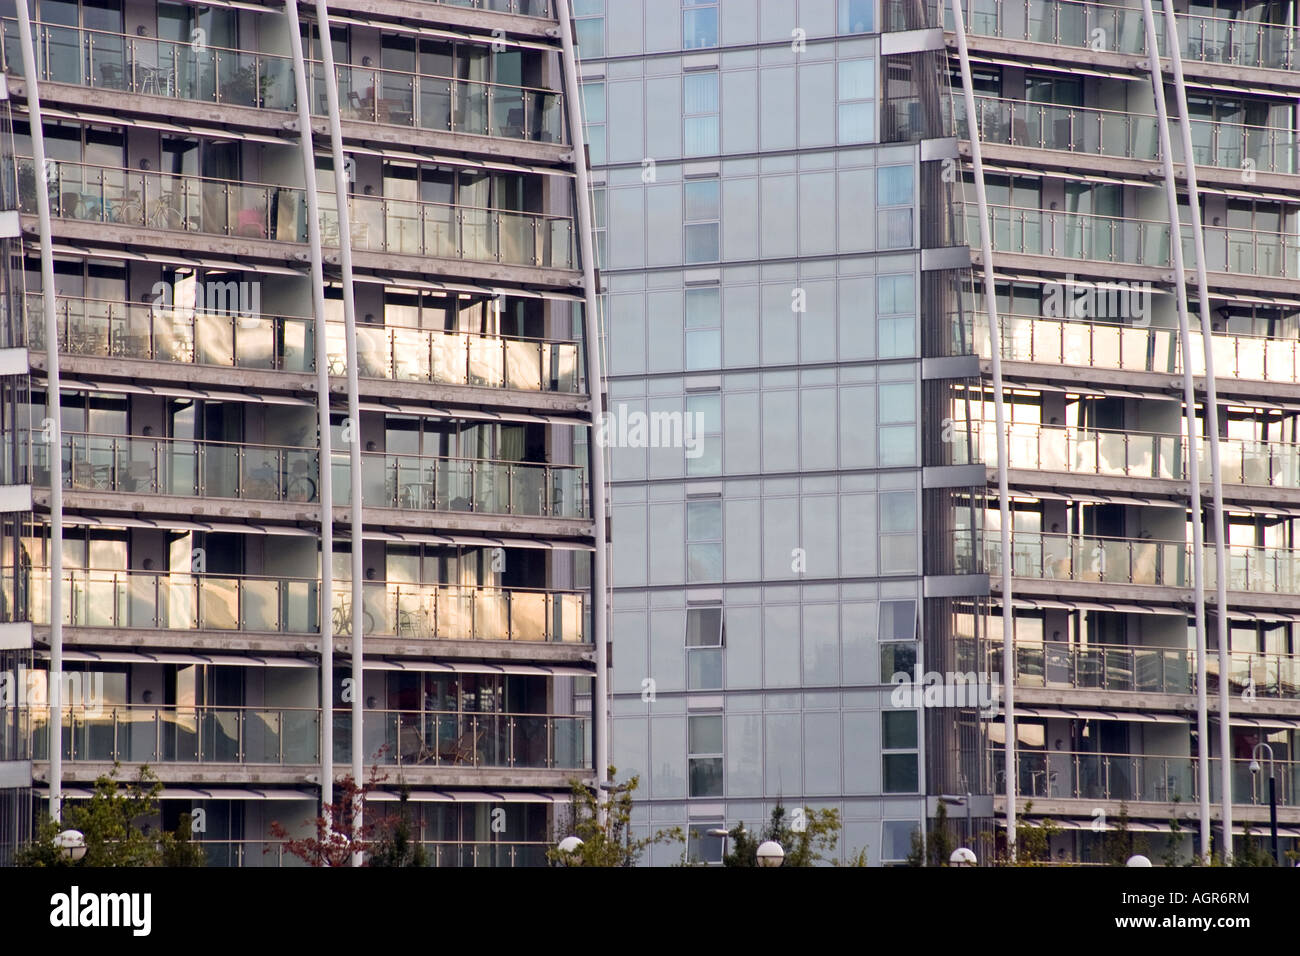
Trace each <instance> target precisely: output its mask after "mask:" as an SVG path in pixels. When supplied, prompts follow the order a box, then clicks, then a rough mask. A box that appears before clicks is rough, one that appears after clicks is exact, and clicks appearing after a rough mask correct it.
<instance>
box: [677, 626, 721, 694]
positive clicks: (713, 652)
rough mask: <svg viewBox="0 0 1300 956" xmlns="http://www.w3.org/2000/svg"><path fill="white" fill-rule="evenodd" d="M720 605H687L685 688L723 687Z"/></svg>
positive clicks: (711, 688)
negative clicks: (689, 606) (688, 606)
mask: <svg viewBox="0 0 1300 956" xmlns="http://www.w3.org/2000/svg"><path fill="white" fill-rule="evenodd" d="M722 648H723V629H722V608H720V607H692V608H687V609H686V689H687V690H721V689H722Z"/></svg>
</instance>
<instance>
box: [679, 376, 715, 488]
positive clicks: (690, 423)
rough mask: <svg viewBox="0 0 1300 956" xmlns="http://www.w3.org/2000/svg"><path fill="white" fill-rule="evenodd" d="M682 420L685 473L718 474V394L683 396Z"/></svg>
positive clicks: (704, 393)
mask: <svg viewBox="0 0 1300 956" xmlns="http://www.w3.org/2000/svg"><path fill="white" fill-rule="evenodd" d="M686 416H687V421H686V422H685V423H684V426H683V432H684V434H685V435H686V436H687V437H688V438H689V439H690V446H689V447H688V448H687V453H686V473H687V474H688V475H720V474H722V395H721V394H720V393H719V392H703V393H696V394H694V395H687V396H686Z"/></svg>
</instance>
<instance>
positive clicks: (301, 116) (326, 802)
mask: <svg viewBox="0 0 1300 956" xmlns="http://www.w3.org/2000/svg"><path fill="white" fill-rule="evenodd" d="M284 12H285V17H286V18H287V20H288V28H289V47H290V49H291V50H292V52H293V81H294V92H295V94H296V95H297V98H298V127H299V131H300V134H301V135H300V136H299V140H298V141H299V143H300V144H301V145H302V168H303V178H304V182H305V184H306V185H305V195H306V198H307V242H308V245H309V246H310V247H311V301H312V310H313V312H314V313H315V318H316V320H315V322H314V323H313V325H312V328H313V329H314V330H315V331H314V335H315V337H316V412H317V422H318V424H317V428H318V429H319V431H320V445H319V447H320V452H319V454H320V469H319V471H320V480H319V482H318V484H317V491H318V493H319V495H320V770H321V774H320V800H321V813H322V815H327V814H328V813H329V806H330V804H331V803H333V802H334V708H333V704H334V616H333V613H332V612H333V601H334V560H333V558H334V468H333V461H334V454H333V451H334V447H333V446H334V436H333V435H332V434H331V432H330V370H329V348H328V341H327V332H328V328H327V326H326V322H325V264H324V261H323V260H322V258H321V244H320V196H319V195H318V194H317V188H316V148H315V145H314V144H313V142H312V129H311V99H310V97H311V94H310V93H309V92H308V87H307V64H306V60H305V58H304V57H303V55H302V28H301V26H300V25H299V21H298V0H286V2H285V5H284Z"/></svg>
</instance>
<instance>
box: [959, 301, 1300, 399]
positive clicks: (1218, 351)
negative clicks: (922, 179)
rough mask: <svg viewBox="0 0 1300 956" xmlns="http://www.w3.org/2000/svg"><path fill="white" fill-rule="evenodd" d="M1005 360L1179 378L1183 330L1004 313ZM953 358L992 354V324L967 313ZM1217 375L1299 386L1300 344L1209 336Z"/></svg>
mask: <svg viewBox="0 0 1300 956" xmlns="http://www.w3.org/2000/svg"><path fill="white" fill-rule="evenodd" d="M998 319H999V327H1000V328H1001V330H1002V358H1003V360H1004V361H1008V362H1034V363H1039V364H1043V365H1046V366H1063V365H1064V366H1075V367H1083V368H1104V369H1115V370H1118V371H1130V372H1163V373H1167V374H1170V375H1175V374H1181V373H1182V370H1183V364H1182V361H1181V352H1182V350H1181V349H1180V348H1179V343H1178V330H1177V329H1168V328H1150V327H1148V328H1141V327H1138V326H1134V325H1131V324H1129V325H1118V324H1114V323H1110V322H1091V321H1086V320H1081V319H1071V320H1069V321H1065V320H1062V319H1056V318H1044V317H1042V316H1038V315H1015V314H1007V315H1000V316H999V317H998ZM952 330H953V342H952V349H953V353H952V354H954V355H964V354H970V353H971V352H972V351H974V353H975V354H977V355H979V356H980V357H981V358H986V359H987V358H990V357H991V356H992V354H993V349H992V346H991V345H990V341H989V334H988V320H987V318H986V317H985V316H984V315H972V314H970V313H967V314H966V315H965V316H964V321H963V320H961V319H956V318H954V321H953V324H952ZM1203 341H1204V340H1203V339H1202V337H1201V333H1200V332H1199V331H1196V332H1193V333H1192V336H1191V348H1192V374H1193V375H1204V374H1205V346H1204V344H1203ZM1210 347H1211V348H1212V349H1213V350H1214V371H1215V376H1216V378H1217V379H1218V381H1219V383H1220V385H1221V386H1224V385H1231V383H1232V381H1233V380H1236V379H1245V380H1250V381H1258V382H1277V383H1285V384H1297V383H1300V340H1297V339H1289V338H1269V337H1267V336H1262V335H1228V334H1220V335H1212V336H1211V337H1210Z"/></svg>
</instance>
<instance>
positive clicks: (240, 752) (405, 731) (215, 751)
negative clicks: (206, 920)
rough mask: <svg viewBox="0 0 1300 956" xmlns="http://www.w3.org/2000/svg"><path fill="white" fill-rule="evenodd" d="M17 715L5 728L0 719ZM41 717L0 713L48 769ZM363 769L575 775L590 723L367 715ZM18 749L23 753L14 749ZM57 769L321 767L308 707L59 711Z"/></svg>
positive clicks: (338, 723) (337, 753)
mask: <svg viewBox="0 0 1300 956" xmlns="http://www.w3.org/2000/svg"><path fill="white" fill-rule="evenodd" d="M7 711H13V712H15V714H14V716H13V717H12V718H10V717H8V716H7V715H6V714H5V712H7ZM48 720H49V708H48V707H46V706H42V707H36V706H30V705H22V706H19V707H14V708H8V707H6V708H0V722H4V723H8V722H13V723H15V724H16V725H17V727H18V729H19V739H23V738H25V739H26V741H27V742H26V744H25V746H26V748H27V750H28V752H29V753H30V755H31V756H30V759H32V760H48V759H49V739H50V737H49V726H48V723H47V722H48ZM351 726H352V713H351V711H350V710H344V709H336V710H335V711H334V731H335V734H334V759H335V761H336V762H338V763H346V762H347V761H348V760H350V759H351V756H350V752H351V745H352V734H351ZM362 739H363V745H364V746H365V748H366V753H367V756H366V759H367V760H371V761H373V762H375V763H378V764H379V765H381V766H407V767H415V766H428V767H442V766H452V767H465V768H517V767H526V768H537V769H557V768H563V769H582V768H584V767H587V766H589V765H590V763H591V733H590V721H589V720H588V719H587V718H585V717H573V716H555V715H550V714H502V713H461V712H445V713H444V712H434V711H397V710H372V709H367V710H366V712H365V716H364V718H363V726H362ZM19 746H20V747H22V746H24V745H22V744H20V745H19ZM63 759H64V760H67V761H74V762H75V761H97V762H100V761H102V762H109V761H121V762H123V763H149V764H157V763H220V764H259V765H265V764H272V765H281V764H293V765H301V764H312V763H318V762H319V761H320V711H319V710H318V709H316V708H314V707H302V708H253V707H148V706H142V705H125V704H105V705H102V706H85V705H77V706H75V707H68V708H65V709H64V716H63Z"/></svg>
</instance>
